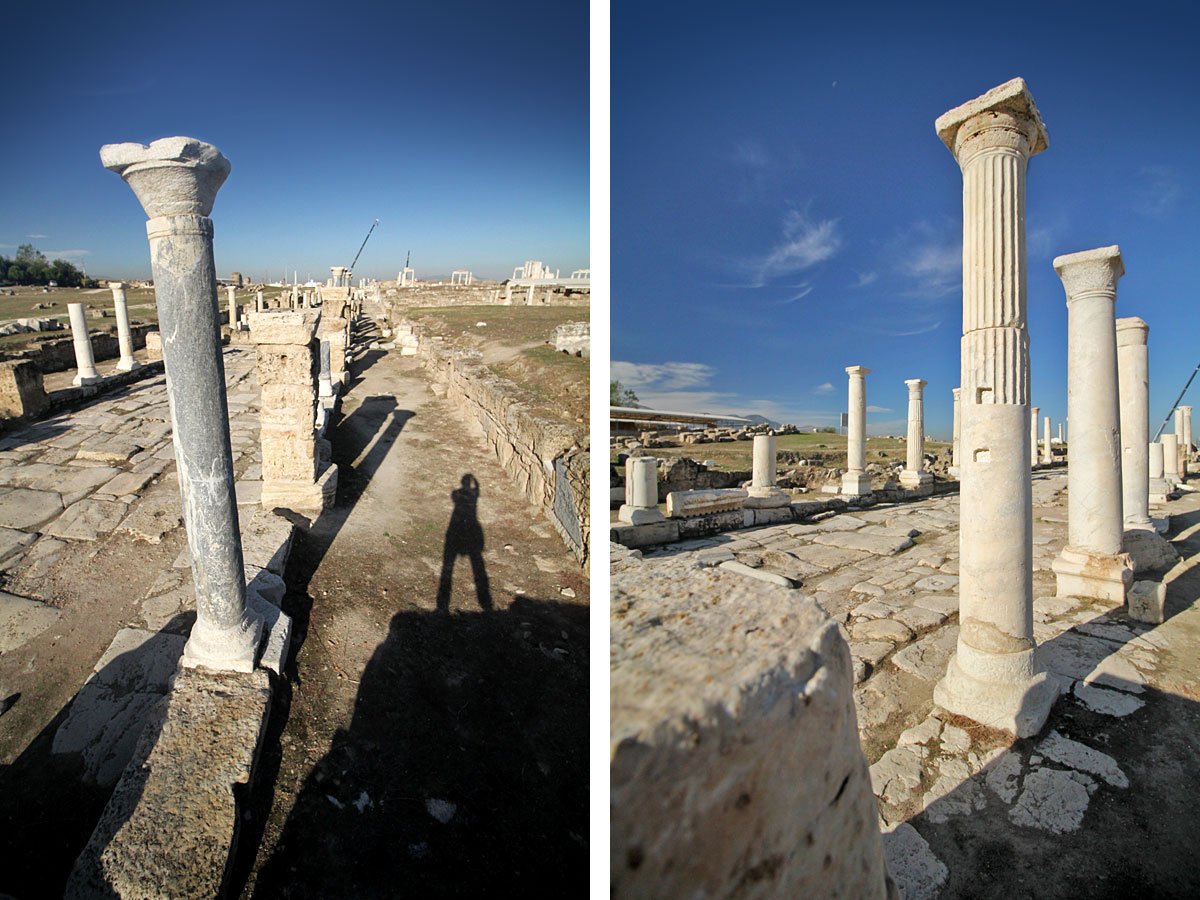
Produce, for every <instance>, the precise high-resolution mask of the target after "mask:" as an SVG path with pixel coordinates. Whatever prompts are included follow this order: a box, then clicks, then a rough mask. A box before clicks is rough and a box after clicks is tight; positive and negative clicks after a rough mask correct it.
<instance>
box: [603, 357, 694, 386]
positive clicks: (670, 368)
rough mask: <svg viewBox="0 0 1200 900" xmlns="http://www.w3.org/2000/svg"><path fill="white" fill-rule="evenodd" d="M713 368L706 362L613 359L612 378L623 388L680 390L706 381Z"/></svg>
mask: <svg viewBox="0 0 1200 900" xmlns="http://www.w3.org/2000/svg"><path fill="white" fill-rule="evenodd" d="M716 372H717V370H716V369H715V368H713V367H712V366H710V365H708V364H707V363H691V362H667V363H632V362H622V361H620V360H613V362H612V366H611V373H612V377H613V378H614V379H615V380H617V381H619V382H621V384H623V385H625V386H626V387H630V388H633V389H634V390H635V391H637V390H638V389H639V388H643V389H645V388H654V389H658V390H680V389H685V388H693V387H700V386H702V385H706V384H708V382H709V381H710V380H711V379H712V377H713V376H714V375H715V374H716Z"/></svg>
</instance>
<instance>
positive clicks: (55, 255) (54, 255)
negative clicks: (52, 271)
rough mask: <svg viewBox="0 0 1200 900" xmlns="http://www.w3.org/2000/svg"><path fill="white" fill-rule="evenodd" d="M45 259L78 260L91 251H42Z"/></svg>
mask: <svg viewBox="0 0 1200 900" xmlns="http://www.w3.org/2000/svg"><path fill="white" fill-rule="evenodd" d="M42 252H43V253H44V254H45V255H46V259H80V258H82V257H84V256H87V255H88V254H90V253H91V252H92V251H91V250H43V251H42Z"/></svg>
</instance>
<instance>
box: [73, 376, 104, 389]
mask: <svg viewBox="0 0 1200 900" xmlns="http://www.w3.org/2000/svg"><path fill="white" fill-rule="evenodd" d="M99 380H100V376H99V375H76V376H75V377H74V378H72V379H71V384H73V385H75V387H81V386H82V385H85V384H95V383H96V382H97V381H99Z"/></svg>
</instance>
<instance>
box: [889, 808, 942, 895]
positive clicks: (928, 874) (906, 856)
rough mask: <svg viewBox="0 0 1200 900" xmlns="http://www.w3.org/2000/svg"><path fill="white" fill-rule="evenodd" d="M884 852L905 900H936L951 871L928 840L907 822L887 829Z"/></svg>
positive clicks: (890, 870)
mask: <svg viewBox="0 0 1200 900" xmlns="http://www.w3.org/2000/svg"><path fill="white" fill-rule="evenodd" d="M883 852H884V855H885V856H886V857H887V866H888V871H889V872H890V873H891V875H892V878H893V879H895V881H896V884H897V886H898V887H899V888H900V890H901V892H902V896H903V897H904V898H905V900H934V898H936V897H937V896H938V894H939V892H940V890H941V887H942V885H944V884H945V883H946V879H947V877H949V875H950V870H949V869H947V868H946V864H945V863H943V862H942V861H941V860H940V859H938V858H937V856H936V855H935V854H934V852H933V850H932V849H931V848H930V846H929V842H928V841H926V840H925V838H923V837H921V834H920V832H918V831H917V829H915V828H913V827H912V826H911V825H909V824H908V823H907V822H901V823H900V824H899V825H896V826H895V827H894V828H892V829H890V830H888V829H885V830H884V832H883Z"/></svg>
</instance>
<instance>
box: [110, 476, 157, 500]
mask: <svg viewBox="0 0 1200 900" xmlns="http://www.w3.org/2000/svg"><path fill="white" fill-rule="evenodd" d="M153 479H154V475H153V474H151V473H149V472H140V473H139V472H122V473H121V474H120V475H118V476H117V477H116V478H114V479H112V480H111V481H106V482H105V483H104V484H103V485H101V486H100V488H99V489H98V491H97V493H101V494H111V495H112V496H114V497H120V496H121V495H122V494H140V493H141V491H142V489H143V488H144V487H145V486H146V485H148V484H149V483H150V482H151V481H152V480H153Z"/></svg>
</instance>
